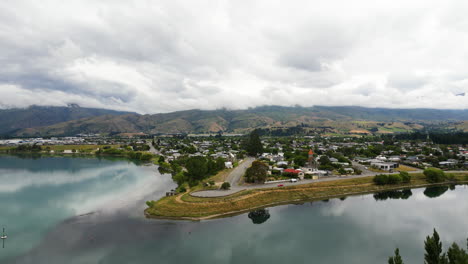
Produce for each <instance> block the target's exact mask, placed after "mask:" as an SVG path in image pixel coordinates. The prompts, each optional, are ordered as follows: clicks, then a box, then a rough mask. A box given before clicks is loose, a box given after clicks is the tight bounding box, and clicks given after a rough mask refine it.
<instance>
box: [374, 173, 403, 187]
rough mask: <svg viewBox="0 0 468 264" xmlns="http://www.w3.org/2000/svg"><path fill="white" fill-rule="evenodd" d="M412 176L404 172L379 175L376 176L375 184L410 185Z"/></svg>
mask: <svg viewBox="0 0 468 264" xmlns="http://www.w3.org/2000/svg"><path fill="white" fill-rule="evenodd" d="M410 181H411V176H410V175H409V173H408V172H406V171H402V172H400V174H378V175H375V176H374V183H375V184H377V185H387V184H400V183H409V182H410Z"/></svg>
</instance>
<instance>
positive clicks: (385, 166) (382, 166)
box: [371, 162, 400, 171]
mask: <svg viewBox="0 0 468 264" xmlns="http://www.w3.org/2000/svg"><path fill="white" fill-rule="evenodd" d="M371 166H372V167H375V168H377V169H379V170H384V171H392V170H393V169H396V168H398V167H399V166H400V165H399V164H398V163H396V162H371Z"/></svg>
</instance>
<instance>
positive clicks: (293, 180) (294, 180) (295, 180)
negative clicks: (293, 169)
mask: <svg viewBox="0 0 468 264" xmlns="http://www.w3.org/2000/svg"><path fill="white" fill-rule="evenodd" d="M289 181H290V182H297V179H291V180H289Z"/></svg>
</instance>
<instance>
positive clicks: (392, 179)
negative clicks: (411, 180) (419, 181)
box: [388, 174, 401, 184]
mask: <svg viewBox="0 0 468 264" xmlns="http://www.w3.org/2000/svg"><path fill="white" fill-rule="evenodd" d="M399 183H401V177H400V175H399V174H390V175H388V184H399Z"/></svg>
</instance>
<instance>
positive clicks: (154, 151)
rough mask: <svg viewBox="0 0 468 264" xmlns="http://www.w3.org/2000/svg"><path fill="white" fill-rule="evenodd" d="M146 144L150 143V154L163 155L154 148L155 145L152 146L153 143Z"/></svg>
mask: <svg viewBox="0 0 468 264" xmlns="http://www.w3.org/2000/svg"><path fill="white" fill-rule="evenodd" d="M146 143H148V146H149V147H150V149H149V152H151V153H152V154H155V155H161V152H159V151H158V150H157V149H155V148H154V146H153V144H151V141H150V142H146Z"/></svg>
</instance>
